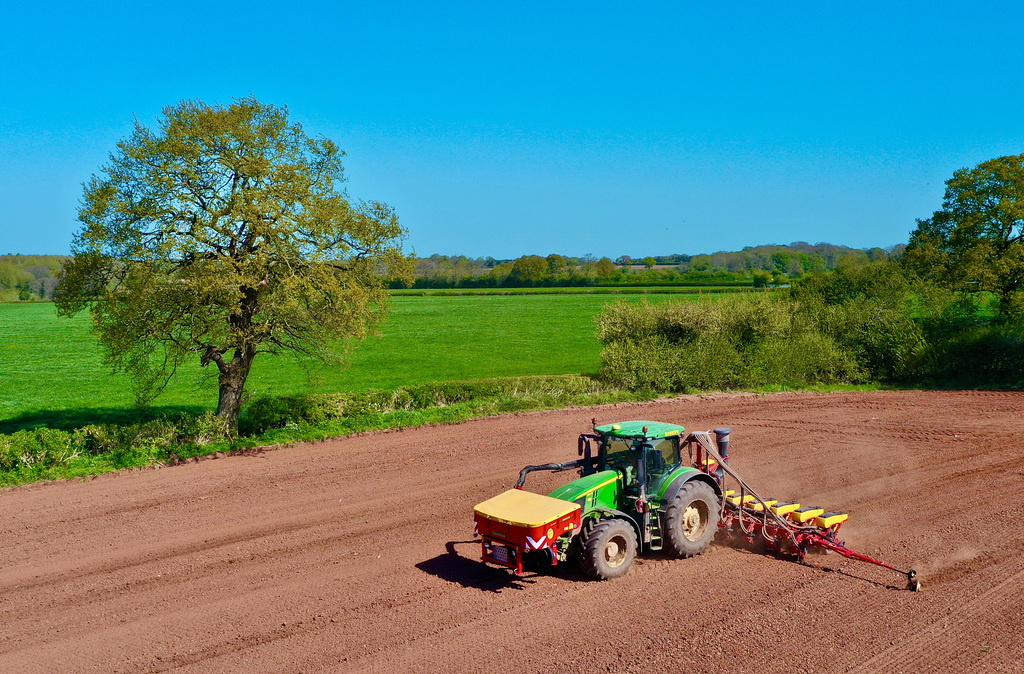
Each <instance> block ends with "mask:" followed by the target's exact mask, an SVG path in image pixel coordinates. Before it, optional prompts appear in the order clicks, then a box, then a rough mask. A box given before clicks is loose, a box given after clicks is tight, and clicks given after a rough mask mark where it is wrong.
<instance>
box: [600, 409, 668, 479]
mask: <svg viewBox="0 0 1024 674" xmlns="http://www.w3.org/2000/svg"><path fill="white" fill-rule="evenodd" d="M594 431H595V432H596V433H597V436H596V438H595V439H597V440H598V441H599V450H598V455H597V466H596V468H597V470H598V471H603V470H616V471H619V472H620V473H622V475H623V487H624V488H625V490H626V491H627V493H631V494H638V493H639V492H649V491H651V488H652V487H653V486H654V485H655V484H656V483H658V482H660V481H661V479H662V478H664V477H665V476H666V475H668V474H669V473H671V472H672V471H674V470H675V469H676V468H678V467H679V466H680V464H681V462H682V460H681V454H680V451H679V443H680V438H681V437H683V433H684V432H685V431H686V429H685V428H683V427H682V426H677V425H675V424H665V423H656V422H650V421H624V422H622V423H618V424H608V425H605V426H596V427H595V428H594Z"/></svg>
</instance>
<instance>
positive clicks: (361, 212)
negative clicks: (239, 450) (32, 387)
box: [57, 98, 409, 424]
mask: <svg viewBox="0 0 1024 674" xmlns="http://www.w3.org/2000/svg"><path fill="white" fill-rule="evenodd" d="M343 156H344V152H342V151H341V150H340V149H339V148H338V147H337V146H336V145H335V144H334V143H333V142H331V141H330V140H328V139H325V138H311V137H309V136H307V135H306V133H305V132H304V131H303V129H302V127H301V125H299V124H298V123H295V122H292V121H289V118H288V110H287V109H286V108H280V107H275V106H273V105H267V104H263V103H260V102H259V101H257V100H255V99H254V98H246V99H241V100H238V101H236V102H235V103H234V104H232V105H230V106H221V105H214V106H210V105H206V104H204V103H202V102H197V101H185V102H182V103H180V104H178V105H174V106H168V107H167V108H165V109H164V111H163V116H162V117H161V118H160V119H159V122H158V126H157V127H156V128H155V129H150V128H147V127H146V126H144V125H142V124H141V123H139V122H138V121H136V123H135V129H134V132H133V133H132V134H131V135H130V136H129V137H128V138H126V139H124V140H122V141H121V142H119V143H118V145H117V149H116V150H115V151H114V152H113V153H112V154H111V156H110V161H109V163H107V164H106V165H105V166H104V167H103V168H102V169H101V172H100V174H99V175H95V176H93V177H92V179H91V180H90V181H89V182H88V183H86V185H85V191H84V196H83V198H82V202H81V208H80V210H79V214H78V216H79V220H80V222H81V223H82V225H83V226H82V229H81V230H80V232H79V233H78V234H77V235H76V237H75V241H74V244H73V253H74V257H73V258H72V259H71V260H70V261H68V262H67V263H66V264H65V266H64V269H63V272H62V277H61V280H60V285H59V287H58V292H57V306H58V311H59V312H60V313H61V314H62V315H73V314H75V313H77V312H79V311H82V310H84V309H86V308H88V309H89V310H90V312H91V314H92V319H93V330H94V332H95V333H96V334H97V335H98V337H99V339H100V342H101V343H102V344H103V346H104V347H105V350H106V355H107V361H108V363H110V364H111V365H113V366H114V368H115V369H116V370H121V371H125V372H128V373H129V374H130V375H132V381H133V383H134V385H135V389H136V394H137V395H138V397H139V398H140V400H142V401H147V400H149V399H152V397H153V396H155V395H156V394H157V393H158V392H159V391H160V390H161V389H162V388H163V386H164V385H165V384H166V383H167V381H168V380H169V378H170V377H171V376H172V375H173V374H174V372H175V371H176V369H177V368H178V367H179V366H180V365H181V364H182V363H183V362H185V361H186V359H191V358H195V359H196V360H198V361H199V363H200V364H201V365H203V366H204V367H205V366H208V365H211V364H213V365H215V366H216V368H217V376H218V382H219V400H218V404H217V414H218V415H220V416H222V417H226V418H227V419H228V420H229V421H230V423H232V424H235V423H237V419H238V413H239V409H240V407H241V404H242V402H243V399H244V390H245V383H246V379H247V378H248V376H249V372H250V369H251V367H252V364H253V361H254V359H255V358H256V356H257V355H259V354H261V353H280V352H285V351H291V352H296V353H298V354H300V355H301V356H303V357H309V358H314V359H325V360H330V359H332V358H333V357H334V355H335V352H334V350H333V348H334V347H333V345H334V344H335V343H336V342H337V340H339V339H343V338H351V337H361V336H364V335H365V334H366V333H367V331H368V330H369V329H370V328H371V327H372V326H373V325H374V324H375V323H377V322H378V321H380V320H381V319H382V317H383V316H384V315H385V313H386V311H387V309H388V307H389V305H388V294H387V290H386V286H385V283H384V281H383V278H382V274H384V273H388V274H391V275H393V276H394V275H399V276H403V277H408V275H409V266H408V264H407V262H408V261H407V259H406V258H405V257H404V256H403V254H402V251H401V242H402V240H403V238H404V235H405V230H404V229H403V228H402V227H401V225H400V224H399V222H398V217H397V216H396V215H395V213H394V211H393V210H392V209H391V208H390V207H389V206H387V205H386V204H383V203H380V202H375V201H370V202H362V201H353V200H351V199H350V198H349V197H348V195H347V193H346V192H345V190H344V189H343V187H342V183H343V181H344V179H345V178H344V170H343V167H342V162H341V159H342V157H343Z"/></svg>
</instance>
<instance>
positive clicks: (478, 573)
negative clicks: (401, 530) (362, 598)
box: [416, 540, 583, 593]
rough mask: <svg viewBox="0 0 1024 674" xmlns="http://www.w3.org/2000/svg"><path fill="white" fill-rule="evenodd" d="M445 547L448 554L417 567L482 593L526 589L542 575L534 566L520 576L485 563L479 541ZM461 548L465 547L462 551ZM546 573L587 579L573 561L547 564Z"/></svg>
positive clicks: (574, 578) (561, 576)
mask: <svg viewBox="0 0 1024 674" xmlns="http://www.w3.org/2000/svg"><path fill="white" fill-rule="evenodd" d="M444 547H445V553H444V554H441V555H438V556H436V557H432V558H430V559H428V560H426V561H423V562H420V563H419V564H417V565H416V568H417V569H419V570H420V571H423V572H424V573H429V574H430V575H432V576H437V577H438V578H440V579H442V580H446V581H448V582H450V583H458V584H459V585H461V586H463V587H472V588H476V589H478V590H481V591H482V592H495V593H499V592H501V591H502V590H523V589H526V587H527V586H529V585H532V584H534V583H536V582H537V581H536V580H534V578H535V577H536V576H537V575H538V574H537V573H535V572H533V571H532V570H530V569H525V570H524V571H523V575H522V576H517V575H515V574H514V573H512V572H511V571H510V570H508V569H499V568H495V567H493V566H487V565H486V564H484V563H483V562H482V561H480V559H479V550H480V541H479V540H470V541H449V542H448V543H446V544H445V546H444ZM459 548H461V549H462V551H461V553H460V551H459ZM543 573H544V575H551V576H556V577H559V578H564V579H566V580H583V575H582V574H581V573H579V571H578V570H576V568H575V566H574V565H572V564H559V565H558V566H556V567H546V568H545V569H544V570H543Z"/></svg>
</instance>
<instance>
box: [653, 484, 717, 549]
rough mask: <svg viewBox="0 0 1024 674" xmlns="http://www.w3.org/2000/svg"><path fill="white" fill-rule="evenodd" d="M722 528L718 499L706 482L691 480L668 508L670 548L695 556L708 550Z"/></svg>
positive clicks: (666, 524) (666, 523)
mask: <svg viewBox="0 0 1024 674" xmlns="http://www.w3.org/2000/svg"><path fill="white" fill-rule="evenodd" d="M717 530H718V499H717V498H716V497H715V492H714V491H713V490H712V489H711V487H709V486H708V485H706V484H704V483H703V482H697V481H694V482H687V483H686V484H684V485H683V487H682V489H680V490H679V492H678V493H677V494H676V496H675V498H674V499H672V503H670V504H669V506H668V509H667V510H666V511H665V538H666V539H667V542H668V545H666V546H665V550H666V552H668V553H669V554H671V555H672V556H673V557H680V558H681V557H693V556H694V555H699V554H700V553H702V552H704V550H705V549H706V548H707V547H708V545H710V544H711V539H712V538H714V537H715V531H717Z"/></svg>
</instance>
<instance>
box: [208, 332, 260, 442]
mask: <svg viewBox="0 0 1024 674" xmlns="http://www.w3.org/2000/svg"><path fill="white" fill-rule="evenodd" d="M255 358H256V348H255V347H253V346H248V345H247V346H245V347H243V348H240V349H236V350H235V356H234V358H232V359H231V362H230V363H224V366H223V367H221V368H220V377H219V378H218V381H219V383H220V397H219V399H218V401H217V416H218V417H226V418H227V419H228V423H230V424H231V430H232V431H235V430H237V429H238V413H239V411H241V409H242V400H243V399H244V398H243V393H244V391H245V380H246V379H248V378H249V370H250V369H251V368H252V361H253V360H254V359H255Z"/></svg>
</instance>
